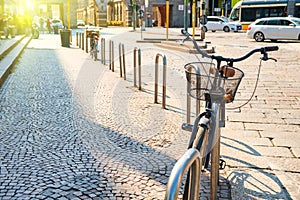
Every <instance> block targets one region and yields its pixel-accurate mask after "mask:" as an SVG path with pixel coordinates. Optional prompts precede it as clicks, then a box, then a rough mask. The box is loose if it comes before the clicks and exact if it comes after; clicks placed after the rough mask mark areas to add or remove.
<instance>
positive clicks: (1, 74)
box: [0, 35, 31, 87]
mask: <svg viewBox="0 0 300 200" xmlns="http://www.w3.org/2000/svg"><path fill="white" fill-rule="evenodd" d="M26 38H27V36H26V35H24V36H22V37H21V38H20V39H19V40H17V41H16V42H15V43H13V44H12V45H11V46H10V47H8V48H7V49H6V50H5V51H4V52H3V53H2V54H1V55H0V59H1V62H0V66H1V65H3V66H1V68H0V87H1V86H2V84H3V83H4V81H5V80H6V78H7V77H8V75H9V74H10V72H11V70H12V68H13V66H14V64H15V63H16V61H17V60H18V58H19V57H20V55H21V54H22V52H23V50H24V49H25V48H26V47H27V45H28V44H29V42H30V41H31V37H30V38H29V37H28V38H27V41H26V42H25V44H20V43H21V42H22V41H23V40H24V39H26ZM18 45H22V46H20V49H18V48H17V47H18ZM14 50H16V52H14ZM6 59H7V60H6Z"/></svg>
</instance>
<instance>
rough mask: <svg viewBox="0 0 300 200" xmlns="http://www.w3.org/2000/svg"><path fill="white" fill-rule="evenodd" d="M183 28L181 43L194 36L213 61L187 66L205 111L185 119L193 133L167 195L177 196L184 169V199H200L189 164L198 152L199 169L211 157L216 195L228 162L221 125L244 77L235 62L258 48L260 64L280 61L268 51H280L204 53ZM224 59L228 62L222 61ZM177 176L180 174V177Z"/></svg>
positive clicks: (190, 89)
mask: <svg viewBox="0 0 300 200" xmlns="http://www.w3.org/2000/svg"><path fill="white" fill-rule="evenodd" d="M181 32H182V34H183V35H185V36H186V38H185V39H184V40H182V41H181V42H182V44H184V42H185V41H186V40H191V41H192V43H193V45H194V47H195V49H196V50H197V52H198V53H199V54H200V55H201V56H202V57H205V58H209V59H211V62H193V63H188V64H186V65H185V66H184V68H185V73H186V78H187V83H188V84H187V93H188V95H189V96H191V97H193V98H195V99H197V100H200V101H201V100H202V101H204V102H205V111H204V112H202V113H200V114H199V115H198V116H197V117H196V118H195V120H194V124H193V125H190V124H186V123H183V125H182V128H183V129H184V130H188V131H191V132H192V134H191V136H190V140H189V144H188V151H187V152H186V154H185V155H184V156H183V157H182V158H181V159H179V160H178V161H177V163H176V164H175V166H174V168H173V170H172V172H171V175H170V178H169V182H168V186H167V192H166V196H165V199H176V198H175V197H176V195H178V191H179V186H180V185H179V183H178V182H181V179H182V176H183V174H182V173H185V172H186V170H188V172H187V177H186V181H185V185H184V188H183V199H184V200H187V199H199V193H200V189H199V188H200V185H199V184H200V181H201V176H200V174H201V173H198V172H196V173H195V174H199V177H197V178H195V177H192V176H191V173H190V167H191V166H192V164H193V162H194V161H196V160H195V159H196V157H197V155H199V156H200V157H201V161H202V162H199V163H198V164H197V166H199V168H200V170H202V168H204V169H208V165H209V161H210V186H211V193H210V199H217V191H216V190H217V187H216V186H217V184H218V180H219V169H220V168H221V169H222V168H224V167H225V165H226V162H225V161H224V160H222V159H220V128H221V127H225V104H226V103H230V102H233V100H234V97H235V94H236V92H237V89H238V86H239V85H240V82H241V80H242V78H243V77H244V72H243V71H242V70H240V69H238V68H235V67H233V64H234V63H236V62H240V61H243V60H245V59H247V58H249V57H250V56H251V55H253V54H254V53H259V52H260V53H261V54H262V55H263V56H262V57H261V58H260V60H261V61H260V66H261V62H262V61H267V60H274V61H277V60H276V59H274V58H269V56H268V52H269V51H277V50H278V49H279V48H278V46H269V47H261V48H256V49H253V50H252V51H250V52H248V53H247V54H245V55H244V56H242V57H239V58H225V57H222V56H215V55H209V54H207V53H205V52H204V51H202V50H201V49H200V48H199V46H198V44H197V42H196V41H195V40H194V38H193V37H192V36H191V34H189V33H188V32H187V31H185V30H182V31H181ZM213 60H214V61H216V65H215V63H213ZM224 62H225V63H226V65H222V63H224ZM191 149H196V152H195V151H190V150H191ZM194 168H195V167H194ZM192 169H193V166H192ZM178 171H180V172H181V173H179V172H178ZM178 176H180V177H179V178H178ZM176 182H177V183H176ZM195 185H196V186H195ZM197 187H199V188H197Z"/></svg>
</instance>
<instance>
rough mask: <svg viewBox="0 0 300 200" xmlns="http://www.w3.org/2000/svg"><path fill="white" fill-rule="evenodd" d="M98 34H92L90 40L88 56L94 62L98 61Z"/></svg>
mask: <svg viewBox="0 0 300 200" xmlns="http://www.w3.org/2000/svg"><path fill="white" fill-rule="evenodd" d="M98 41H99V38H98V34H97V33H96V32H93V33H92V34H91V38H90V49H91V50H90V55H91V57H92V58H93V59H94V60H95V61H96V60H97V59H98Z"/></svg>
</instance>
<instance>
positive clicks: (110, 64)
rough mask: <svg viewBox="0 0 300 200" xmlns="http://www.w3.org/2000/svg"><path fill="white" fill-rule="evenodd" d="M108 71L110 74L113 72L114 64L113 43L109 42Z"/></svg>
mask: <svg viewBox="0 0 300 200" xmlns="http://www.w3.org/2000/svg"><path fill="white" fill-rule="evenodd" d="M109 48H110V49H109V59H110V61H109V69H111V71H112V72H114V71H115V63H114V41H112V40H110V42H109Z"/></svg>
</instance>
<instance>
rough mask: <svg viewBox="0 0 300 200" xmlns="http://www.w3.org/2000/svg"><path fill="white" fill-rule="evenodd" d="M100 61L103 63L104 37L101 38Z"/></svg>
mask: <svg viewBox="0 0 300 200" xmlns="http://www.w3.org/2000/svg"><path fill="white" fill-rule="evenodd" d="M101 62H102V64H104V65H105V39H104V38H101Z"/></svg>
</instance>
